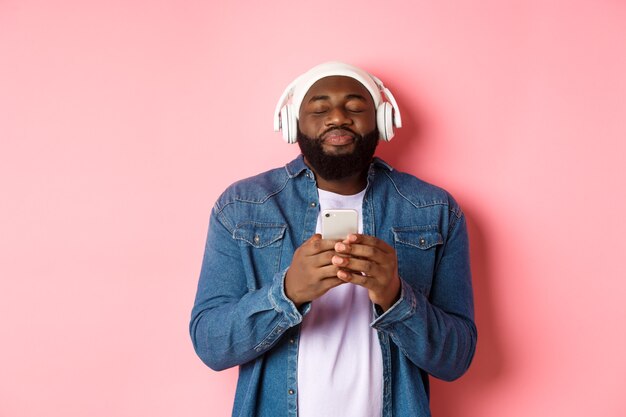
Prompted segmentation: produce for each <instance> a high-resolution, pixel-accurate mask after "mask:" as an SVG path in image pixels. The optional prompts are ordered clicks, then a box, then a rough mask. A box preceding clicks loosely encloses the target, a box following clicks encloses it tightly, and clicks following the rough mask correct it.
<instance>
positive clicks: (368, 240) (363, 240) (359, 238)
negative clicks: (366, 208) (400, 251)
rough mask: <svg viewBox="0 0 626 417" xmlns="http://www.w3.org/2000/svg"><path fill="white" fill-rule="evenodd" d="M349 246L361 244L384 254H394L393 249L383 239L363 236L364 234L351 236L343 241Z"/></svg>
mask: <svg viewBox="0 0 626 417" xmlns="http://www.w3.org/2000/svg"><path fill="white" fill-rule="evenodd" d="M343 242H344V243H347V244H352V245H354V244H360V245H365V246H372V247H375V248H378V249H379V250H381V251H382V252H386V253H388V252H392V251H393V248H392V247H391V246H389V244H387V242H385V241H384V240H382V239H379V238H377V237H376V236H370V235H363V234H351V235H348V237H347V238H346V239H345V240H344V241H343Z"/></svg>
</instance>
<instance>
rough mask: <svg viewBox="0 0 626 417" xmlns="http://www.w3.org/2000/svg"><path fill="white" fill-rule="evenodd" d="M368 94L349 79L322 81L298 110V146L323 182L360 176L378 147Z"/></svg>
mask: <svg viewBox="0 0 626 417" xmlns="http://www.w3.org/2000/svg"><path fill="white" fill-rule="evenodd" d="M378 136H379V134H378V130H377V129H376V110H375V108H374V101H373V100H372V96H371V95H370V93H369V91H368V90H367V89H366V88H365V87H364V86H363V85H362V84H361V83H360V82H358V81H357V80H355V79H353V78H350V77H341V76H333V77H326V78H322V79H320V80H319V81H317V82H316V83H315V84H313V86H312V87H311V88H310V89H309V91H308V92H307V94H306V95H305V96H304V100H303V101H302V105H301V106H300V115H299V122H298V144H299V146H300V150H301V151H302V154H303V155H304V158H305V160H306V162H307V163H308V164H309V165H310V166H311V168H313V170H314V171H315V172H316V173H317V174H318V175H320V176H322V178H324V179H326V180H337V179H341V178H345V177H347V176H350V175H353V174H357V173H360V172H362V171H363V170H365V169H366V168H367V166H369V163H370V162H371V159H372V157H373V155H374V151H375V150H376V145H377V144H378Z"/></svg>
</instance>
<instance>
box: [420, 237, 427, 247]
mask: <svg viewBox="0 0 626 417" xmlns="http://www.w3.org/2000/svg"><path fill="white" fill-rule="evenodd" d="M425 244H426V239H424V238H423V237H422V238H420V245H425Z"/></svg>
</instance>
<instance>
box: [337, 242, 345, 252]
mask: <svg viewBox="0 0 626 417" xmlns="http://www.w3.org/2000/svg"><path fill="white" fill-rule="evenodd" d="M335 250H338V251H342V250H346V245H344V244H343V243H337V244H336V245H335Z"/></svg>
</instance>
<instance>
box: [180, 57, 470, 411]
mask: <svg viewBox="0 0 626 417" xmlns="http://www.w3.org/2000/svg"><path fill="white" fill-rule="evenodd" d="M275 125H276V126H275V127H276V128H278V129H281V130H282V131H283V135H284V137H285V139H286V140H287V141H288V142H295V141H297V143H298V144H299V146H300V149H301V152H302V155H300V156H299V157H298V158H296V159H295V160H293V161H291V162H289V163H288V164H287V165H286V166H285V167H283V168H279V169H274V170H271V171H268V172H266V173H263V174H260V175H258V176H255V177H252V178H249V179H246V180H243V181H240V182H237V183H235V184H233V185H232V186H230V187H229V188H228V189H227V190H226V191H225V192H224V193H223V194H222V195H221V196H220V197H219V199H218V200H217V202H216V203H215V206H214V208H213V210H212V213H211V219H210V225H209V233H208V238H207V243H206V249H205V255H204V260H203V264H202V271H201V274H200V280H199V284H198V292H197V295H196V300H195V305H194V308H193V311H192V318H191V324H190V333H191V337H192V340H193V343H194V347H195V349H196V352H197V353H198V355H199V356H200V358H201V359H202V360H203V361H204V362H205V363H206V364H207V365H208V366H209V367H211V368H212V369H215V370H221V369H226V368H230V367H232V366H235V365H238V366H239V380H238V384H237V391H236V395H235V404H234V409H233V416H271V417H279V416H299V417H308V416H315V417H323V416H341V417H345V416H355V417H364V416H392V415H393V416H429V415H430V411H429V405H428V398H429V383H428V376H429V375H433V376H435V377H437V378H441V379H444V380H452V379H455V378H458V377H459V376H461V375H462V374H463V373H464V372H465V371H466V370H467V368H468V367H469V364H470V362H471V360H472V357H473V354H474V350H475V346H476V327H475V325H474V322H473V300H472V287H471V276H470V275H471V274H470V267H469V254H468V238H467V232H466V224H465V217H464V215H463V213H462V211H461V209H460V208H459V206H458V205H457V203H456V202H455V201H454V199H453V198H452V197H451V196H450V195H449V194H448V193H446V192H445V191H444V190H442V189H440V188H437V187H434V186H432V185H429V184H426V183H424V182H423V181H420V180H419V179H417V178H415V177H413V176H411V175H408V174H404V173H400V172H398V171H395V170H394V169H393V168H392V167H391V166H389V165H388V164H386V163H385V162H383V161H382V160H380V159H378V158H374V157H373V155H374V151H375V149H376V146H377V144H378V141H379V139H383V140H389V139H391V137H392V136H393V133H394V132H393V127H400V125H401V122H400V113H399V110H398V108H397V105H396V103H395V100H394V98H393V96H392V95H391V93H390V92H389V90H388V89H386V88H385V87H384V86H383V84H382V82H380V80H378V79H377V78H375V77H373V76H371V75H370V74H368V73H366V72H365V71H363V70H361V69H359V68H356V67H353V66H350V65H347V64H342V63H337V62H331V63H326V64H322V65H319V66H317V67H314V68H313V69H311V70H310V71H308V72H307V73H305V74H303V75H302V76H300V77H298V78H297V79H296V80H295V81H294V82H293V83H292V84H290V86H289V87H288V88H287V90H286V91H285V93H284V94H283V96H282V97H281V99H280V100H279V103H278V106H277V111H276V120H275ZM331 208H333V209H336V208H348V209H354V210H356V211H357V212H358V217H359V220H360V222H359V230H358V233H352V234H349V235H348V236H346V237H345V238H344V239H342V240H331V239H322V237H321V235H320V234H319V232H320V223H321V217H320V213H321V210H322V209H331Z"/></svg>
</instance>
